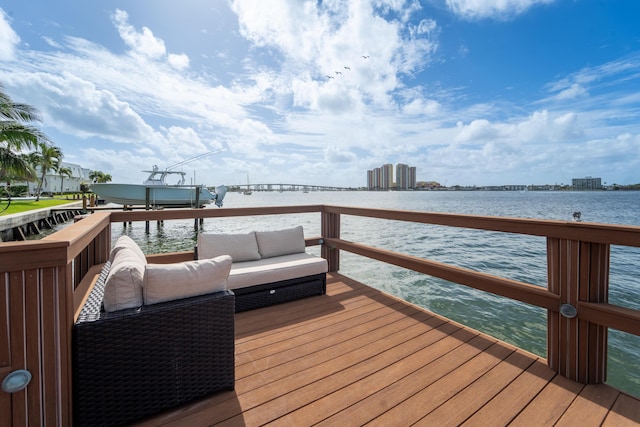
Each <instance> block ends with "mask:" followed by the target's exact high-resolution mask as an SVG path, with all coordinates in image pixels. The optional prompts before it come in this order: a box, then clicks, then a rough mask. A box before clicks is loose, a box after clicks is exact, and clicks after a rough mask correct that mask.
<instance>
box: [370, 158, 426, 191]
mask: <svg viewBox="0 0 640 427" xmlns="http://www.w3.org/2000/svg"><path fill="white" fill-rule="evenodd" d="M395 178H396V179H395V181H394V179H393V165H392V164H390V163H387V164H385V165H382V166H381V167H379V168H375V169H372V170H368V171H367V188H368V189H369V190H389V189H391V188H396V189H398V190H410V189H414V188H416V167H415V166H408V165H405V164H403V163H398V164H397V165H396V174H395Z"/></svg>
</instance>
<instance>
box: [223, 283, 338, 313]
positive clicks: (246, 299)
mask: <svg viewBox="0 0 640 427" xmlns="http://www.w3.org/2000/svg"><path fill="white" fill-rule="evenodd" d="M326 290H327V275H326V274H325V273H322V274H315V275H312V276H305V277H298V278H295V279H290V280H283V281H280V282H274V283H266V284H262V285H254V286H249V287H246V288H238V289H233V292H234V293H235V295H236V313H238V312H241V311H246V310H253V309H256V308H261V307H266V306H269V305H273V304H280V303H284V302H288V301H293V300H296V299H299V298H305V297H310V296H315V295H323V294H324V293H326Z"/></svg>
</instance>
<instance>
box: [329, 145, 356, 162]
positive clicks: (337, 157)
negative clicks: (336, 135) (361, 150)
mask: <svg viewBox="0 0 640 427" xmlns="http://www.w3.org/2000/svg"><path fill="white" fill-rule="evenodd" d="M324 158H325V160H326V161H327V162H329V163H350V162H353V161H355V160H357V159H358V156H356V155H355V154H354V153H352V152H351V151H349V150H346V149H344V148H341V147H336V146H331V147H327V148H325V150H324Z"/></svg>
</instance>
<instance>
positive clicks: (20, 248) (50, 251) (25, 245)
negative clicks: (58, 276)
mask: <svg viewBox="0 0 640 427" xmlns="http://www.w3.org/2000/svg"><path fill="white" fill-rule="evenodd" d="M109 224H110V221H109V212H100V213H95V214H93V215H90V216H88V217H86V218H84V219H83V220H82V221H78V222H76V223H74V224H71V225H69V226H68V227H65V228H63V229H62V230H60V231H57V232H56V233H54V234H51V235H49V236H46V237H43V238H42V239H40V240H30V241H26V242H5V243H2V244H0V257H1V258H0V259H1V262H0V272H6V271H16V270H27V269H31V268H40V267H51V266H55V265H65V264H67V263H68V262H69V260H71V259H73V258H74V257H75V256H77V255H78V254H79V253H80V252H81V251H82V250H83V249H84V248H86V247H87V246H88V245H89V243H90V242H91V241H92V240H93V239H94V238H95V237H96V236H97V235H98V234H100V233H101V232H102V230H104V228H105V227H107V226H108V225H109ZM65 248H66V250H61V249H65Z"/></svg>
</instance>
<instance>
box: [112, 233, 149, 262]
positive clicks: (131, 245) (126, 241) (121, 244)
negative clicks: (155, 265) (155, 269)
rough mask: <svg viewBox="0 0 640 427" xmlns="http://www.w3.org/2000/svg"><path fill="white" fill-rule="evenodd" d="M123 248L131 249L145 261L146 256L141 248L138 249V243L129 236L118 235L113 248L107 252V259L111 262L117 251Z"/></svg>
mask: <svg viewBox="0 0 640 427" xmlns="http://www.w3.org/2000/svg"><path fill="white" fill-rule="evenodd" d="M123 248H128V249H131V250H132V251H133V252H134V253H135V254H136V255H138V257H139V258H140V259H141V260H142V261H143V262H145V263H146V262H147V258H146V257H145V255H144V252H142V249H140V246H138V244H137V243H136V242H135V241H134V240H133V239H132V238H131V237H129V236H120V237H118V240H116V243H115V244H114V245H113V248H112V249H111V252H110V253H109V261H111V262H113V259H114V258H115V256H116V254H117V253H118V251H120V249H123Z"/></svg>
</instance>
